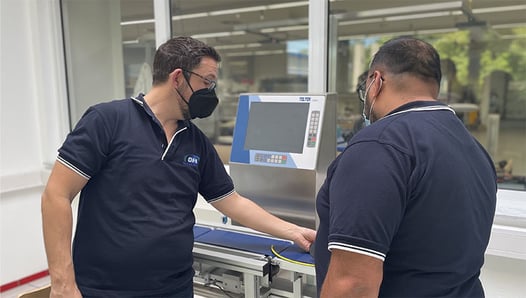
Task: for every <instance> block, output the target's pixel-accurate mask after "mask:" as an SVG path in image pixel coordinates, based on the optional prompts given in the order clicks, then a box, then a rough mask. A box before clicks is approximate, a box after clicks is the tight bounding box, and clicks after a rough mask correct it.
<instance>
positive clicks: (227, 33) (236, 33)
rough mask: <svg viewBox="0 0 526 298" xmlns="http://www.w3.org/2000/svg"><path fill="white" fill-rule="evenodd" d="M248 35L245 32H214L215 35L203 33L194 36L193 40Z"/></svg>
mask: <svg viewBox="0 0 526 298" xmlns="http://www.w3.org/2000/svg"><path fill="white" fill-rule="evenodd" d="M243 34H246V32H245V31H232V32H230V31H227V32H213V33H203V34H195V35H192V37H193V38H196V39H199V38H211V37H225V36H234V35H243Z"/></svg>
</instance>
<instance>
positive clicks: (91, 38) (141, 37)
mask: <svg viewBox="0 0 526 298" xmlns="http://www.w3.org/2000/svg"><path fill="white" fill-rule="evenodd" d="M61 4H62V12H63V18H64V41H65V52H66V65H67V80H68V93H69V94H68V98H69V106H70V123H71V126H74V125H75V124H76V123H77V121H78V120H79V119H80V117H81V116H82V114H83V113H84V111H86V109H87V108H88V107H89V106H91V105H93V104H96V103H98V102H102V101H108V100H111V99H120V98H125V97H127V96H132V95H136V94H137V93H138V92H140V91H148V89H149V87H150V86H151V63H152V61H153V55H154V53H155V34H154V33H155V31H154V15H153V1H152V0H90V1H83V0H63V1H61Z"/></svg>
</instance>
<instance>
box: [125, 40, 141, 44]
mask: <svg viewBox="0 0 526 298" xmlns="http://www.w3.org/2000/svg"><path fill="white" fill-rule="evenodd" d="M138 43H139V40H138V39H134V40H123V41H122V44H138Z"/></svg>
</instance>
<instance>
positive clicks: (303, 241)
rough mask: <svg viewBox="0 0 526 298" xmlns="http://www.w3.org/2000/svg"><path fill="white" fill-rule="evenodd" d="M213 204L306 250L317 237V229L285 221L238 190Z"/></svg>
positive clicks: (229, 215) (248, 225)
mask: <svg viewBox="0 0 526 298" xmlns="http://www.w3.org/2000/svg"><path fill="white" fill-rule="evenodd" d="M212 206H214V207H215V208H216V209H217V210H219V211H220V212H221V213H223V214H225V215H226V216H228V217H230V218H232V219H234V220H236V221H238V222H239V223H241V224H242V225H244V226H246V227H249V228H251V229H254V230H257V231H260V232H264V233H267V234H270V235H273V236H275V237H278V238H283V239H288V240H292V241H294V243H296V244H297V245H298V246H300V247H301V248H303V249H304V250H305V251H308V250H309V247H310V245H311V244H312V242H313V241H314V239H315V238H316V231H314V230H311V229H307V228H303V227H299V226H297V225H295V224H293V223H290V222H287V221H284V220H282V219H280V218H278V217H276V216H274V215H272V214H270V213H268V212H267V211H265V210H264V209H263V208H261V207H260V206H258V205H257V204H256V203H254V202H252V201H251V200H249V199H247V198H245V197H242V196H241V195H239V194H238V193H236V192H234V193H232V194H231V195H229V196H228V197H226V198H224V199H221V200H219V201H217V202H213V203H212Z"/></svg>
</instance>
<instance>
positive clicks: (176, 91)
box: [175, 88, 190, 106]
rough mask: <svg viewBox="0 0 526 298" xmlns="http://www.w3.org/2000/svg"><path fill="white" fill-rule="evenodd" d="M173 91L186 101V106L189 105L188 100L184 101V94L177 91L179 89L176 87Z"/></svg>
mask: <svg viewBox="0 0 526 298" xmlns="http://www.w3.org/2000/svg"><path fill="white" fill-rule="evenodd" d="M175 92H177V94H179V96H180V97H181V99H182V100H183V101H184V103H186V105H187V106H190V103H189V102H188V101H186V99H184V96H183V95H182V94H181V92H179V90H178V89H177V88H175Z"/></svg>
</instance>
